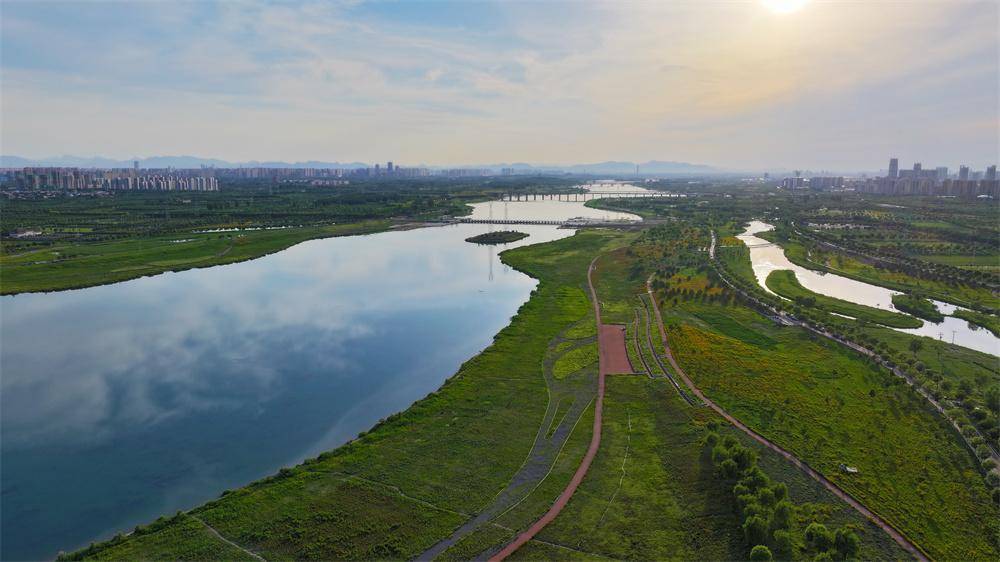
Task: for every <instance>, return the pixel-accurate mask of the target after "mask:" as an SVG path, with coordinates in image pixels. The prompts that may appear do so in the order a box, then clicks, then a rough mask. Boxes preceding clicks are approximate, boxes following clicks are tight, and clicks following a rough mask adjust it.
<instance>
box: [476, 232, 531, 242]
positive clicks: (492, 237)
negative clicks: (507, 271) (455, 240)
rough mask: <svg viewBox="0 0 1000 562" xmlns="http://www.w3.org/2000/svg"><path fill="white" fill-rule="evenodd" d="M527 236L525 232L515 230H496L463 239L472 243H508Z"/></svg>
mask: <svg viewBox="0 0 1000 562" xmlns="http://www.w3.org/2000/svg"><path fill="white" fill-rule="evenodd" d="M527 237H528V235H527V234H525V233H523V232H518V231H516V230H498V231H496V232H484V233H483V234H477V235H476V236H473V237H471V238H466V239H465V241H466V242H472V243H473V244H508V243H510V242H516V241H518V240H520V239H522V238H527Z"/></svg>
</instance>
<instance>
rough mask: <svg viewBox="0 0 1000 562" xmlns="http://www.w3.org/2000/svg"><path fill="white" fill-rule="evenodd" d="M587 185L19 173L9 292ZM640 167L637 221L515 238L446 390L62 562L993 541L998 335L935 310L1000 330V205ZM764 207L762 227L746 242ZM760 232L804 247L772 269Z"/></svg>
mask: <svg viewBox="0 0 1000 562" xmlns="http://www.w3.org/2000/svg"><path fill="white" fill-rule="evenodd" d="M585 181H587V180H585V179H581V178H571V177H534V176H531V177H512V178H495V177H494V178H451V179H416V180H388V179H387V180H375V179H373V180H371V181H359V182H352V184H351V185H342V186H336V187H322V186H320V187H315V186H301V185H295V184H283V183H277V182H270V181H264V180H261V181H234V182H226V183H223V185H221V187H220V189H219V191H217V192H185V193H179V192H136V193H125V192H108V193H103V194H101V195H97V194H80V193H74V192H59V191H44V190H42V191H34V192H29V193H25V192H19V193H17V194H16V196H15V195H8V196H6V197H4V198H2V199H0V205H2V207H0V220H2V229H0V230H2V233H3V238H2V251H3V254H2V256H0V266H2V277H0V285H2V292H3V293H4V294H5V295H12V294H18V293H29V292H46V291H59V290H66V289H77V288H82V287H90V286H95V285H102V284H111V283H116V282H120V281H125V280H129V279H134V278H138V277H144V276H150V275H156V274H160V273H163V272H167V271H181V270H185V269H190V268H202V267H211V266H222V265H225V264H230V263H234V262H239V261H244V260H251V259H255V258H258V257H261V256H264V255H267V254H271V253H275V252H280V251H282V250H284V249H286V248H289V247H291V246H293V245H296V244H298V243H301V242H303V241H307V240H312V239H320V238H327V237H339V236H358V235H372V234H373V233H379V232H386V231H406V230H408V229H415V228H449V225H452V224H455V223H456V222H457V221H460V220H461V218H462V217H465V216H467V215H468V214H469V213H470V211H471V207H470V205H475V204H482V203H484V202H489V201H493V203H492V204H494V205H502V204H504V203H503V202H502V201H503V200H504V199H505V198H506V199H510V197H511V195H512V194H519V193H532V194H535V193H543V194H576V193H580V192H581V191H582V189H583V188H582V187H581V184H582V183H584V182H585ZM643 186H644V187H645V188H646V189H648V190H650V191H652V192H659V193H663V194H666V193H669V194H671V195H672V196H671V197H646V198H638V197H636V198H629V197H605V198H602V197H597V198H592V199H591V200H590V201H589V202H588V203H587V205H588V206H589V207H593V208H597V209H601V210H606V211H619V212H625V213H631V214H633V215H636V216H638V217H641V218H642V219H643V220H642V221H641V222H635V221H633V222H630V223H628V224H624V223H623V224H622V225H620V226H615V225H613V224H597V225H593V226H588V225H579V226H575V227H574V228H576V231H575V233H574V234H573V235H570V236H567V237H563V238H560V239H557V240H555V241H551V242H545V243H537V244H531V243H530V242H531V240H533V239H534V238H528V239H527V240H525V241H524V243H523V244H522V245H520V246H517V247H513V248H511V249H506V250H504V251H503V252H502V253H501V255H500V259H501V261H502V262H503V264H505V265H507V266H509V267H510V268H513V269H514V270H516V271H517V272H520V273H521V274H523V275H526V276H529V277H531V278H533V279H534V280H536V281H537V286H536V287H535V288H534V290H533V291H532V292H531V294H530V298H528V300H527V301H526V302H524V304H523V305H521V307H520V309H519V310H517V313H516V314H515V315H514V316H513V318H511V319H510V322H509V324H508V325H506V326H505V327H503V328H502V329H501V330H500V331H499V333H497V334H496V336H495V337H494V339H493V342H492V344H491V345H489V346H488V347H487V348H486V349H484V350H482V351H481V352H480V353H478V354H476V355H475V356H473V357H471V358H469V359H468V361H466V362H465V363H464V364H463V365H462V366H461V368H460V369H459V370H458V372H456V373H454V374H451V376H450V377H448V378H447V379H446V380H445V382H444V383H443V384H442V385H441V386H440V388H438V389H437V390H434V391H433V392H431V393H430V394H428V395H427V396H426V397H424V398H422V399H420V400H418V401H416V402H415V403H413V404H412V405H410V406H409V407H407V408H406V409H404V410H402V411H399V412H397V413H393V414H391V415H388V416H386V417H385V418H384V419H382V420H381V421H380V422H379V423H378V424H376V425H375V426H374V427H371V428H370V429H369V430H367V431H364V432H362V433H361V434H360V435H357V436H356V437H354V438H352V439H350V440H348V441H347V442H346V443H344V444H343V445H341V446H339V447H336V448H333V449H331V450H328V451H326V452H323V453H321V454H319V455H318V456H315V457H312V458H308V459H306V460H304V461H303V462H301V463H300V464H296V465H294V466H287V467H284V468H278V467H276V470H275V471H274V473H273V474H272V475H270V476H268V477H266V478H263V479H260V480H257V481H254V482H246V483H245V485H244V486H242V487H238V488H234V489H229V490H219V495H218V497H216V498H215V499H212V500H210V501H207V502H205V503H201V504H200V505H191V506H190V508H189V509H186V510H182V511H178V512H176V513H164V514H162V516H160V517H159V518H156V519H153V520H150V521H148V522H146V523H143V524H140V525H138V526H136V527H134V528H130V529H120V530H119V531H120V532H117V534H113V535H110V536H105V537H94V542H93V543H92V544H90V545H89V546H84V547H83V548H79V549H76V550H74V549H73V548H74V547H75V546H76V545H66V548H65V549H64V550H65V551H64V552H63V553H62V554H61V555H60V559H64V560H139V559H142V560H258V561H259V560H291V559H299V560H305V559H309V560H347V559H350V560H360V559H434V560H468V559H482V558H490V557H498V558H501V557H508V556H509V557H510V558H512V559H531V560H537V559H558V560H583V559H587V560H590V559H606V558H610V559H622V560H626V559H628V560H659V559H681V560H771V559H774V560H912V559H918V560H928V559H929V560H996V559H998V558H1000V508H998V505H1000V487H998V486H1000V473H998V469H997V461H998V458H1000V457H998V453H997V450H998V438H1000V424H998V419H1000V364H998V358H997V351H998V350H996V349H995V348H994V350H993V352H992V353H990V352H989V350H988V349H986V350H983V349H977V348H976V347H977V346H976V345H972V344H967V345H963V341H960V338H959V337H958V336H955V335H953V334H952V333H951V331H952V329H951V328H949V329H948V333H945V330H944V328H941V329H940V330H938V329H937V328H936V327H934V326H937V325H939V324H940V325H941V326H944V325H945V324H942V323H943V322H944V323H952V324H948V325H949V326H952V325H954V326H959V327H961V328H962V329H963V330H965V332H967V333H968V334H969V337H970V338H982V337H986V336H989V337H995V336H993V334H996V333H997V326H998V324H1000V321H998V313H1000V297H998V292H997V291H998V289H1000V248H998V245H997V240H998V235H1000V226H998V223H997V221H996V220H995V219H996V216H997V211H998V208H997V203H996V202H995V201H994V200H992V199H963V198H950V199H942V198H935V197H929V196H917V195H914V196H893V195H876V194H865V193H856V192H845V191H832V192H824V191H812V190H806V191H804V192H803V191H801V190H787V189H779V188H776V187H775V186H773V185H770V184H768V183H767V182H764V181H758V182H755V183H747V182H742V181H735V180H734V181H729V180H726V179H715V180H711V181H702V182H698V183H692V182H690V181H687V180H670V179H659V180H651V181H648V182H646V183H644V184H643ZM754 223H764V224H766V225H767V226H768V228H767V229H766V230H761V231H759V232H757V233H755V234H754V235H753V240H751V239H750V238H748V235H747V232H748V226H750V225H751V224H754ZM552 228H555V227H552ZM524 236H526V235H525V234H524V233H521V232H515V231H494V232H486V233H484V234H482V235H479V236H474V237H472V238H469V239H468V241H469V242H474V243H480V244H503V243H508V242H513V241H516V240H519V239H520V238H523V237H524ZM748 240H751V242H750V243H748ZM760 251H771V252H778V253H779V254H780V255H783V256H784V257H785V258H787V260H788V262H789V264H790V265H789V266H788V267H787V268H781V269H776V270H774V271H771V272H766V273H765V274H764V275H759V271H757V270H756V269H755V267H754V266H755V265H756V262H755V261H754V256H755V255H756V254H755V253H756V252H760ZM807 274H808V275H818V276H822V277H823V278H825V279H827V280H832V279H836V278H843V279H847V280H850V281H853V282H858V283H864V284H866V286H870V287H874V288H876V289H878V290H888V291H891V293H892V295H894V296H893V297H892V299H891V304H892V305H893V307H892V308H890V307H888V306H883V305H880V304H878V303H868V304H865V303H864V302H858V301H859V300H860V299H856V298H853V296H852V295H851V294H848V293H843V294H824V292H822V291H821V290H820V289H819V285H815V284H813V285H810V284H809V281H808V279H810V277H808V276H807ZM939 332H940V335H939ZM959 335H961V334H959ZM953 338H955V339H954V341H953ZM608 365H616V367H615V368H614V369H609V368H608V367H607V366H608ZM443 375H448V374H447V373H444V374H443ZM248 430H249V429H248ZM581 470H582V477H580V476H579V475H580V472H579V471H581ZM575 476H577V477H575ZM560 498H562V499H560ZM546 513H550V514H552V513H554V517H550V518H548V519H547V520H546V523H545V524H544V525H542V526H541V527H540V528H539V527H538V525H536V522H539V521H541V520H543V519H542V518H543V516H544V515H546ZM511 545H517V547H516V548H513V547H512V546H511Z"/></svg>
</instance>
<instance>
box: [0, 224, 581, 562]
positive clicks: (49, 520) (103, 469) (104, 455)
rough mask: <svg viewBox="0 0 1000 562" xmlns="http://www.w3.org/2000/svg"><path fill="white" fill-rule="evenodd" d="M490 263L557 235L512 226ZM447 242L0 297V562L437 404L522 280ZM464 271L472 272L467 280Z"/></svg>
mask: <svg viewBox="0 0 1000 562" xmlns="http://www.w3.org/2000/svg"><path fill="white" fill-rule="evenodd" d="M519 229H521V230H523V231H525V232H528V233H529V234H530V235H531V236H530V237H529V238H526V239H524V240H522V241H519V242H516V243H514V244H511V245H509V246H508V247H512V246H517V245H523V244H530V243H537V242H542V241H546V240H552V239H555V238H559V237H563V236H569V235H571V234H572V231H569V230H559V229H556V228H554V227H541V226H525V227H523V228H522V227H519ZM482 231H483V226H482V225H456V226H449V227H441V228H429V229H421V230H415V231H409V232H392V233H384V234H378V235H372V236H364V237H350V238H337V239H329V240H316V241H311V242H306V243H304V244H300V245H298V246H295V247H293V248H291V249H289V250H286V251H284V252H281V253H278V254H274V255H271V256H267V257H265V258H261V259H259V260H254V261H250V262H245V263H241V264H234V265H229V266H225V267H216V268H209V269H199V270H191V271H185V272H181V273H171V274H164V275H159V276H155V277H150V278H144V279H137V280H133V281H129V282H125V283H119V284H116V285H109V286H104V287H94V288H90V289H83V290H78V291H68V292H61V293H51V294H31V295H18V296H16V297H3V298H2V299H0V307H2V318H0V331H2V332H0V337H2V341H3V355H2V358H0V361H2V365H0V369H2V373H3V377H2V380H0V389H2V396H0V401H2V404H0V406H2V408H0V410H2V411H0V416H2V419H0V421H2V435H0V439H2V443H0V447H2V448H0V453H2V462H3V483H2V486H3V489H2V493H3V520H2V534H3V545H2V553H0V557H2V558H3V559H37V558H44V557H51V556H53V555H54V554H55V553H56V551H57V550H59V549H69V548H74V547H78V546H80V545H82V544H84V543H86V542H89V541H90V540H93V539H95V538H99V537H106V536H108V535H109V534H111V533H113V532H115V531H118V530H124V529H128V528H130V527H132V526H134V525H135V524H137V523H140V522H146V521H148V520H151V519H154V518H155V517H157V516H159V515H162V514H164V513H171V512H173V511H175V510H177V509H184V508H188V507H192V506H194V505H196V504H198V503H200V502H202V501H205V500H206V499H209V498H211V497H214V496H216V495H217V494H218V493H219V492H221V491H222V490H224V489H226V488H231V487H235V486H239V485H242V484H245V483H246V482H248V481H250V480H253V479H256V478H260V477H262V476H265V475H267V474H270V473H272V472H273V471H275V470H276V469H277V468H278V467H280V466H283V465H288V464H293V463H295V462H298V461H300V460H302V459H303V458H305V457H307V456H311V455H314V454H316V453H318V452H320V451H322V450H326V449H329V448H332V447H335V446H337V445H338V444H340V443H343V442H344V441H345V440H346V439H348V438H350V437H352V436H354V435H356V434H357V433H358V432H359V431H361V430H364V429H367V428H368V427H370V426H371V425H372V424H373V423H375V422H376V421H377V420H378V419H379V418H382V417H385V416H386V415H388V414H390V413H392V412H396V411H399V410H402V409H405V408H406V407H407V406H408V405H409V404H411V403H412V402H413V401H414V400H416V399H418V398H420V397H422V396H424V395H426V394H427V393H428V392H431V391H433V390H435V389H436V388H438V387H439V386H440V384H441V382H442V381H443V380H444V379H445V378H446V377H448V376H450V375H451V374H452V373H454V372H455V370H456V369H457V368H458V366H459V365H460V364H461V363H462V362H463V361H465V360H466V359H468V358H469V357H471V356H472V355H474V354H476V353H477V352H478V351H480V350H481V349H482V348H483V347H485V346H486V345H488V344H489V342H490V341H491V339H492V337H493V335H494V334H495V333H496V332H498V331H499V330H500V329H501V328H502V327H503V326H505V325H506V324H507V323H508V322H509V319H510V317H511V316H512V315H513V314H514V313H515V312H516V310H517V308H518V307H519V306H520V305H521V304H522V303H523V302H524V301H525V300H526V299H527V297H528V294H529V293H530V291H531V290H532V288H533V287H534V286H535V282H534V281H533V280H532V279H530V278H528V277H527V276H525V275H523V274H521V273H518V272H516V271H511V270H509V269H506V268H503V267H501V266H500V265H499V263H498V260H497V257H496V253H495V249H493V248H487V249H486V250H485V252H486V253H485V256H484V249H483V248H482V247H481V246H476V245H473V244H468V243H466V242H464V239H465V238H466V237H468V236H472V235H474V234H478V233H480V232H482ZM484 257H485V258H486V261H487V263H483V261H482V260H483V259H484Z"/></svg>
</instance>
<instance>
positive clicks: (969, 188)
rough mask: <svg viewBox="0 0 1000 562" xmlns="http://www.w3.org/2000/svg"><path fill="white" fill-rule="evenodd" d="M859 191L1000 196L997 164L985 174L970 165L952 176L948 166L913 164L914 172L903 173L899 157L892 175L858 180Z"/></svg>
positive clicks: (891, 162)
mask: <svg viewBox="0 0 1000 562" xmlns="http://www.w3.org/2000/svg"><path fill="white" fill-rule="evenodd" d="M855 188H856V189H857V190H858V191H860V192H862V193H878V194H883V195H948V196H953V197H994V198H996V197H1000V179H998V178H997V167H996V165H993V166H990V167H988V168H986V170H985V171H981V172H972V171H970V170H969V167H968V166H960V167H959V169H958V174H957V175H956V174H949V173H948V168H947V167H944V166H941V167H936V168H927V169H925V168H924V167H923V166H922V165H921V164H920V162H917V163H915V164H913V169H911V170H900V169H899V159H898V158H892V159H890V160H889V173H888V174H886V175H885V176H884V177H877V178H869V179H866V180H861V181H858V182H857V185H856V186H855Z"/></svg>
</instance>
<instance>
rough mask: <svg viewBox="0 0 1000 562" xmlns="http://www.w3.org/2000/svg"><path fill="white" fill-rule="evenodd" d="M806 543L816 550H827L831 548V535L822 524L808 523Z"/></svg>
mask: <svg viewBox="0 0 1000 562" xmlns="http://www.w3.org/2000/svg"><path fill="white" fill-rule="evenodd" d="M806 542H807V543H809V546H811V547H813V548H815V549H816V550H829V549H830V547H831V546H833V535H831V534H830V531H828V530H827V528H826V525H824V524H822V523H810V524H809V526H808V527H806Z"/></svg>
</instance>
